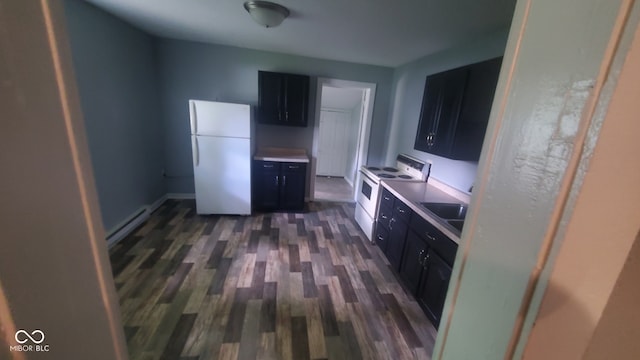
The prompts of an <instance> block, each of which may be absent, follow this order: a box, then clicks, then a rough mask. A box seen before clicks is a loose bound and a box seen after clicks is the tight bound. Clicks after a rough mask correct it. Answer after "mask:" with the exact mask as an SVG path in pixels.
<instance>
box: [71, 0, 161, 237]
mask: <svg viewBox="0 0 640 360" xmlns="http://www.w3.org/2000/svg"><path fill="white" fill-rule="evenodd" d="M64 4H65V14H66V18H67V30H68V33H69V38H70V42H71V50H72V54H73V63H74V70H75V75H76V80H77V85H78V89H79V93H80V101H81V106H82V112H83V115H84V121H85V126H86V131H87V138H88V142H89V150H90V153H91V161H92V166H93V172H94V176H95V181H96V186H97V190H98V196H99V200H100V209H101V213H102V220H103V223H104V226H105V228H106V230H107V231H109V230H110V229H112V228H113V227H114V226H116V225H117V224H119V223H120V222H122V221H123V220H124V219H126V218H127V217H128V216H130V215H132V214H133V213H134V212H135V211H136V210H137V209H139V208H140V207H141V206H144V205H147V204H151V203H152V202H154V201H155V200H157V199H158V198H160V197H161V196H162V195H164V194H165V192H166V191H165V186H164V179H163V177H162V168H163V165H164V163H163V160H164V145H163V133H162V122H161V120H160V117H159V108H160V105H159V101H158V100H159V92H158V82H157V69H156V65H155V64H156V61H155V48H154V39H153V38H152V37H151V36H149V35H147V34H145V33H143V32H141V31H140V30H137V29H136V28H134V27H132V26H130V25H128V24H126V23H125V22H123V21H121V20H119V19H117V18H115V17H113V16H111V15H109V14H107V13H105V12H104V11H102V10H99V9H97V8H95V7H93V6H92V5H89V4H87V3H86V2H84V1H79V0H67V1H65V3H64Z"/></svg>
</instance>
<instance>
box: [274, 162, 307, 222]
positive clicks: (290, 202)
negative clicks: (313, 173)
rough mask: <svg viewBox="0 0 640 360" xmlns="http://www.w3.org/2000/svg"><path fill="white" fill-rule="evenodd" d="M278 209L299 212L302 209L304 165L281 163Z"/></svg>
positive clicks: (305, 173) (305, 174)
mask: <svg viewBox="0 0 640 360" xmlns="http://www.w3.org/2000/svg"><path fill="white" fill-rule="evenodd" d="M281 169H282V172H281V174H282V175H281V176H282V186H281V188H280V191H281V195H280V208H282V209H286V210H301V209H302V208H303V207H304V190H305V184H306V181H305V180H306V177H307V167H306V165H305V164H293V163H283V164H282V166H281Z"/></svg>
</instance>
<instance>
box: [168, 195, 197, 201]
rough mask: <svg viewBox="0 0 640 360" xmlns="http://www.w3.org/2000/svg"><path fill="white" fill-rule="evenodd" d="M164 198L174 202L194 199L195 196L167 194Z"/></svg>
mask: <svg viewBox="0 0 640 360" xmlns="http://www.w3.org/2000/svg"><path fill="white" fill-rule="evenodd" d="M166 196H167V199H176V200H183V199H195V198H196V194H194V193H168V194H167V195H166Z"/></svg>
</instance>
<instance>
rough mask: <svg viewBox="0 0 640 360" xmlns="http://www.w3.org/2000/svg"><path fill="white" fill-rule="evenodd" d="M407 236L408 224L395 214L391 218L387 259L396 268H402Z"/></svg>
mask: <svg viewBox="0 0 640 360" xmlns="http://www.w3.org/2000/svg"><path fill="white" fill-rule="evenodd" d="M406 236H407V224H406V223H405V222H404V221H402V220H399V219H398V218H397V217H396V216H395V215H394V217H392V218H391V220H389V244H388V245H387V251H386V254H387V259H389V262H390V263H391V265H392V266H393V268H394V269H396V270H399V269H400V262H401V261H402V250H403V249H404V241H405V238H406Z"/></svg>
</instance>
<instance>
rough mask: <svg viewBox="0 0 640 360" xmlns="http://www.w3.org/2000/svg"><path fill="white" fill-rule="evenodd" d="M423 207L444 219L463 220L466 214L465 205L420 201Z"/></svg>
mask: <svg viewBox="0 0 640 360" xmlns="http://www.w3.org/2000/svg"><path fill="white" fill-rule="evenodd" d="M420 205H422V206H423V207H424V208H425V209H427V210H429V211H431V212H432V213H433V214H435V215H436V216H437V217H439V218H441V219H444V220H464V217H465V216H466V215H467V205H465V204H452V203H432V202H424V203H420Z"/></svg>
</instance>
